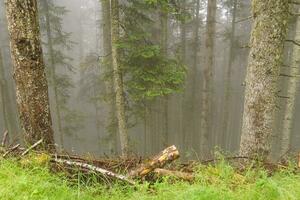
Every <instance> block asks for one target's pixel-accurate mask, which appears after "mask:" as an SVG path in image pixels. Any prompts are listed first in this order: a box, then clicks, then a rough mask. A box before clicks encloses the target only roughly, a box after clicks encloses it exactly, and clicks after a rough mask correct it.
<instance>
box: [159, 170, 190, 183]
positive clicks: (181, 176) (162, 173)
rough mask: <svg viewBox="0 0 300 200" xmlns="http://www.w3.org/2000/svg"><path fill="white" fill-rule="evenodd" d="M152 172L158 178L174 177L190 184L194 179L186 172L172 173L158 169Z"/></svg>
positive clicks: (171, 171)
mask: <svg viewBox="0 0 300 200" xmlns="http://www.w3.org/2000/svg"><path fill="white" fill-rule="evenodd" d="M153 172H154V173H156V174H157V175H159V176H170V177H175V178H178V179H182V180H185V181H190V182H191V181H193V180H194V179H195V176H194V175H193V174H191V173H186V172H180V171H173V170H167V169H160V168H157V169H155V170H154V171H153Z"/></svg>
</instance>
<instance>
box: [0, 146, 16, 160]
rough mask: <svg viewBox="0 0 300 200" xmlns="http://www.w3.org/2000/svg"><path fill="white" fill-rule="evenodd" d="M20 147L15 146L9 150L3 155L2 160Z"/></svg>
mask: <svg viewBox="0 0 300 200" xmlns="http://www.w3.org/2000/svg"><path fill="white" fill-rule="evenodd" d="M19 147H20V144H16V145H15V146H13V147H11V148H9V149H8V150H7V151H6V152H5V153H4V154H3V156H2V157H3V158H5V157H6V156H7V155H8V154H10V153H12V152H13V151H15V150H17V149H18V148H19Z"/></svg>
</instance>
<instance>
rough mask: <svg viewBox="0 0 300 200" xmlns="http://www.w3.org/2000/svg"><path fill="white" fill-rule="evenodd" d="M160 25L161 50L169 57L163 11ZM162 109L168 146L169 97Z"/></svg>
mask: <svg viewBox="0 0 300 200" xmlns="http://www.w3.org/2000/svg"><path fill="white" fill-rule="evenodd" d="M160 25H161V49H162V55H163V56H164V57H167V56H168V13H166V11H164V10H163V9H162V10H161V11H160ZM161 103H162V105H161V106H162V107H163V109H162V110H163V112H164V133H163V137H162V138H163V145H164V146H168V141H169V97H168V96H165V97H163V99H162V102H161Z"/></svg>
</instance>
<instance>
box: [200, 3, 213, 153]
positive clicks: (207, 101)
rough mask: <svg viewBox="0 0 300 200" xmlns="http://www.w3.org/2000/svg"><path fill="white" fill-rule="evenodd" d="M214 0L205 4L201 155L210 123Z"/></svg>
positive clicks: (206, 140) (205, 148) (205, 150)
mask: <svg viewBox="0 0 300 200" xmlns="http://www.w3.org/2000/svg"><path fill="white" fill-rule="evenodd" d="M216 10H217V2H216V0H209V1H208V4H207V22H206V36H205V37H206V41H205V48H206V63H205V66H204V69H203V91H202V107H201V135H202V137H201V138H202V139H201V148H202V152H203V153H208V152H207V151H208V148H209V147H208V144H209V141H208V140H209V134H210V133H209V132H210V122H211V101H212V98H211V96H212V70H213V64H214V46H215V45H214V44H215V42H214V41H215V33H216Z"/></svg>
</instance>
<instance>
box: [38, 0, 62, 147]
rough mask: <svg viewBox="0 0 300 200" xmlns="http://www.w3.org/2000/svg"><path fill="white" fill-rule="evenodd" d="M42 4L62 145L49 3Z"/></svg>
mask: <svg viewBox="0 0 300 200" xmlns="http://www.w3.org/2000/svg"><path fill="white" fill-rule="evenodd" d="M42 6H43V8H44V11H45V22H46V34H47V48H48V52H49V61H50V65H51V66H50V79H51V82H52V89H53V94H54V102H53V104H54V108H55V114H56V118H57V127H58V134H59V138H60V145H61V147H62V148H63V147H64V137H63V132H62V121H61V111H60V106H59V99H58V90H57V83H56V65H55V60H54V49H53V42H52V33H51V24H50V17H49V5H48V2H47V0H42Z"/></svg>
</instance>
